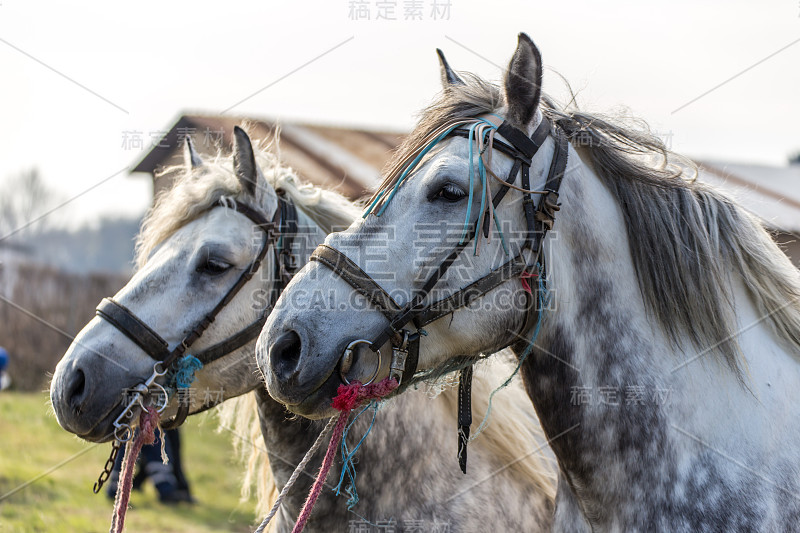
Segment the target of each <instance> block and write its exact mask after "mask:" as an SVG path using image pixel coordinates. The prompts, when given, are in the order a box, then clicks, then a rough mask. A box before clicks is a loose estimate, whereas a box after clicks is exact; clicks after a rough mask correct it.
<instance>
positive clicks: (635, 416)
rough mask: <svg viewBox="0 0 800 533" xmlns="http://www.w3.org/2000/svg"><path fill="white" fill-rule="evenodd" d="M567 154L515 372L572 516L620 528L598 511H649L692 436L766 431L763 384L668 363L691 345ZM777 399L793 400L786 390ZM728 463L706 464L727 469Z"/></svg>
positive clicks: (594, 183)
mask: <svg viewBox="0 0 800 533" xmlns="http://www.w3.org/2000/svg"><path fill="white" fill-rule="evenodd" d="M570 160H571V161H572V162H577V165H576V167H573V165H575V163H571V164H570V167H571V170H570V171H568V173H567V175H566V177H565V179H564V182H563V185H562V194H561V197H560V199H561V201H562V208H561V210H560V211H559V216H558V217H557V219H556V223H555V231H554V233H553V234H552V235H550V236H549V237H548V239H547V241H548V242H547V245H546V246H545V249H544V253H545V257H546V259H547V269H548V275H549V280H548V288H549V289H550V290H551V297H552V302H551V304H550V305H549V306H548V309H547V310H546V311H545V315H544V322H543V325H542V329H541V334H540V335H539V337H538V339H536V342H535V344H534V347H533V349H532V351H531V353H530V355H529V356H528V357H527V358H526V359H525V360H524V363H523V365H522V370H521V372H522V374H523V378H524V381H525V386H526V389H527V392H528V395H529V396H530V398H531V400H532V401H533V404H534V407H535V409H536V411H537V414H538V416H539V419H540V421H541V423H542V426H543V428H544V430H545V432H546V434H547V436H548V438H549V439H551V447H552V448H553V451H554V452H555V454H556V456H557V458H558V462H559V466H560V468H561V471H562V475H563V476H564V478H565V481H566V482H567V483H568V484H569V486H570V488H571V489H572V493H573V496H575V497H576V501H577V505H578V506H579V507H580V510H581V512H582V513H583V514H584V515H585V516H587V517H588V518H589V519H590V520H595V521H601V520H612V521H613V520H615V519H616V520H618V521H617V523H618V524H619V523H620V522H619V519H620V518H619V516H617V515H615V514H614V513H609V512H608V509H617V511H616V512H617V513H619V515H620V516H621V515H622V514H624V513H625V511H624V509H626V508H628V509H630V508H631V506H633V505H634V504H633V501H634V499H635V498H638V500H636V501H637V502H638V505H641V502H642V499H644V500H646V501H645V503H646V504H648V505H649V506H650V507H651V508H658V506H659V505H661V504H662V503H664V502H663V501H659V498H660V499H662V500H663V499H665V498H666V499H669V497H668V496H666V495H667V494H671V493H672V491H671V490H670V489H669V487H673V488H674V487H675V486H676V484H677V483H678V482H679V481H680V480H681V479H683V478H681V476H685V473H681V472H678V471H677V466H676V465H677V464H679V463H681V461H691V460H692V458H691V457H694V456H691V455H690V454H695V456H696V455H700V454H702V453H703V450H702V449H700V450H697V449H694V450H691V448H692V446H695V447H696V446H699V445H698V442H700V441H702V442H704V443H707V444H710V443H713V444H717V443H723V442H730V439H732V438H733V439H739V441H740V442H742V441H747V439H748V438H752V439H753V443H755V441H756V439H758V438H760V437H757V436H753V435H755V434H758V433H759V430H754V429H753V424H754V425H755V426H756V427H757V428H759V429H764V430H765V431H767V430H766V428H765V427H764V426H765V425H766V424H764V423H763V422H758V421H757V418H758V416H757V413H758V412H759V411H758V409H760V408H761V407H763V404H762V403H761V402H762V401H763V400H764V399H765V397H764V396H762V394H763V393H765V391H764V390H762V389H761V388H760V385H759V384H758V383H756V382H754V383H752V384H749V385H748V386H743V384H742V383H741V382H740V381H739V380H738V378H737V376H736V374H735V372H733V371H732V370H731V369H730V368H729V367H728V366H727V365H726V363H725V362H723V361H722V359H721V358H718V357H717V356H716V354H714V353H710V354H706V355H705V356H703V360H701V361H699V362H694V363H689V365H687V367H686V368H682V367H679V365H681V364H682V363H684V362H686V361H688V360H691V359H692V358H693V357H696V356H697V355H698V354H699V353H702V349H701V348H695V347H694V346H692V345H691V343H690V342H689V341H688V340H687V341H686V342H685V344H683V345H680V346H676V345H675V343H674V342H670V341H669V340H668V339H667V336H666V334H665V333H664V331H663V328H662V327H661V325H660V324H658V323H657V322H656V321H655V318H654V317H653V313H652V312H650V311H649V310H648V309H647V308H646V305H645V302H644V300H643V297H642V295H641V293H640V291H639V285H638V280H637V276H636V272H635V269H634V266H633V260H632V256H631V250H630V247H629V240H628V237H627V233H626V228H625V222H624V218H623V215H622V212H621V210H620V207H619V206H618V205H617V203H616V201H615V199H614V198H613V197H612V195H611V193H610V192H609V191H608V190H607V189H606V188H605V186H604V185H602V183H601V182H600V180H599V178H598V177H597V176H596V175H595V174H594V172H593V171H592V169H591V168H589V167H588V166H587V165H585V164H583V163H582V162H580V160H579V159H578V156H577V154H576V153H575V151H574V150H572V149H570ZM720 260H722V259H720ZM731 279H732V284H731V286H730V287H720V289H719V290H723V291H727V292H728V294H730V295H731V298H732V299H734V300H735V301H736V313H737V316H738V318H739V320H740V323H741V324H747V323H750V322H748V320H749V319H748V318H747V317H749V316H751V315H753V316H754V317H755V312H754V309H753V307H754V306H753V304H752V302H751V301H750V299H749V298H748V297H747V293H746V291H745V289H744V286H743V284H742V282H741V280H740V279H738V277H737V275H735V273H733V272H732V273H731ZM756 318H757V317H756ZM709 319H713V317H709ZM765 328H766V326H764V325H760V326H758V327H756V328H753V330H752V331H748V332H747V333H746V334H745V338H744V339H743V342H744V345H746V344H747V343H748V342H749V343H750V344H752V345H754V344H761V345H762V346H764V347H765V349H766V350H775V351H776V352H780V349H779V348H777V345H776V341H775V340H774V338H773V337H772V336H771V335H769V333H768V332H767V331H766V329H765ZM531 333H532V332H529V336H530V334H531ZM527 347H528V343H527V342H521V343H519V344H518V345H516V346H515V347H514V350H515V352H516V353H517V355H518V356H520V355H522V354H523V353H524V352H525V351H526V349H527ZM744 351H745V352H747V350H744ZM746 355H747V354H746ZM784 355H785V353H784ZM789 359H790V358H787V357H784V360H782V361H783V363H782V364H783V365H784V370H785V371H786V372H788V373H790V374H792V375H793V376H797V375H798V372H797V365H796V364H793V363H792V362H790V361H789ZM764 363H765V362H764V361H760V362H757V361H753V362H752V364H751V365H750V369H751V370H753V371H755V373H756V374H758V376H756V377H757V378H758V380H760V381H759V382H764V383H765V382H767V380H768V379H769V378H768V376H767V377H765V375H764V372H765V371H764V370H763V367H764V366H765V365H764ZM759 366H760V367H761V369H760V370H759V369H758V367H759ZM774 371H775V370H774V369H773V373H774ZM758 380H756V381H758ZM774 381H776V380H775V379H774V378H773V382H774ZM798 383H800V381H799V380H794V384H795V386H796V385H797V384H798ZM754 393H755V394H754ZM786 396H787V397H792V395H791V394H790V393H789V391H788V390H787V391H786ZM778 401H781V402H783V407H784V408H785V409H792V411H790V412H796V407H791V405H790V402H788V401H787V400H785V399H783V400H778ZM734 415H735V416H734ZM737 417H738V419H739V420H740V421H738V422H737V421H733V420H732V419H734V418H737ZM761 418H762V419H763V418H764V415H763V412H762V414H761ZM796 425H797V424H796V423H795V426H796ZM736 435H739V436H742V435H744V436H743V437H742V438H740V437H737V436H736ZM755 445H756V446H757V444H755ZM701 448H702V446H701ZM690 450H691V451H690ZM720 460H721V461H722V463H725V461H724V458H721V457H720ZM728 463H729V464H728V465H724V464H720V465H714V468H720V469H726V470H727V469H729V468H730V462H728ZM636 495H638V496H636ZM635 508H637V509H639V510H641V507H639V506H636V507H635ZM622 521H623V522H624V519H623V520H622ZM652 523H655V522H652ZM595 525H600V527H601V528H602V526H603V523H602V522H595ZM606 525H608V524H606Z"/></svg>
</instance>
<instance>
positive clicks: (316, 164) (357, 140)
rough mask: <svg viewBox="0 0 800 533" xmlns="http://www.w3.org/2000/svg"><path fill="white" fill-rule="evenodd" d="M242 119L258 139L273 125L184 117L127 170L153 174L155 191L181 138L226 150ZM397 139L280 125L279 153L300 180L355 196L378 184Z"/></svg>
mask: <svg viewBox="0 0 800 533" xmlns="http://www.w3.org/2000/svg"><path fill="white" fill-rule="evenodd" d="M244 122H247V123H248V124H249V125H250V131H251V133H252V135H253V137H254V138H259V139H261V138H268V137H270V136H272V135H273V134H274V132H275V129H276V127H278V123H277V122H276V121H274V120H268V119H253V118H250V117H247V118H243V117H228V116H207V115H183V116H181V117H180V118H179V119H178V120H177V121H176V122H175V124H173V125H172V127H171V128H170V129H169V130H168V131H167V132H166V133H164V134H163V136H162V138H161V140H160V142H159V143H158V144H157V145H156V146H154V147H153V148H152V149H151V150H150V151H149V152H148V153H147V154H145V156H144V157H143V158H142V160H141V161H140V162H139V163H138V164H137V165H136V167H134V169H133V170H132V172H148V173H150V174H151V175H153V180H154V183H153V185H154V192H157V191H159V190H161V189H162V188H165V187H169V185H170V184H167V183H159V182H158V181H159V179H160V178H156V177H155V172H156V171H157V170H158V169H159V168H161V167H164V166H168V165H172V164H177V163H180V161H181V157H182V155H181V154H182V149H183V147H182V144H183V139H184V137H185V136H187V135H190V136H191V137H192V140H193V141H194V143H195V145H196V146H197V149H198V151H199V152H200V153H201V154H203V153H212V152H215V151H216V150H217V149H218V148H219V147H220V146H222V147H223V148H226V149H230V148H231V147H232V145H233V127H234V126H236V125H241V124H242V123H244ZM402 138H403V136H402V134H399V133H392V132H382V131H370V130H364V129H352V128H340V127H333V126H319V125H309V124H298V123H281V124H280V154H281V160H282V161H283V162H284V163H285V164H287V165H289V166H290V167H292V168H293V169H295V170H296V171H298V172H299V173H300V175H301V176H302V177H303V179H305V180H307V181H309V182H311V183H314V184H316V185H321V186H324V187H327V188H330V189H335V190H338V191H339V192H341V193H343V194H344V195H345V196H348V197H350V198H357V197H360V196H362V195H363V194H364V193H365V192H367V191H369V190H371V189H373V188H374V187H375V186H376V185H377V184H378V182H379V181H380V170H381V168H383V165H384V163H385V162H386V161H387V159H388V158H389V155H390V153H391V151H392V150H393V149H394V148H395V147H397V145H398V144H399V143H400V141H401V140H402Z"/></svg>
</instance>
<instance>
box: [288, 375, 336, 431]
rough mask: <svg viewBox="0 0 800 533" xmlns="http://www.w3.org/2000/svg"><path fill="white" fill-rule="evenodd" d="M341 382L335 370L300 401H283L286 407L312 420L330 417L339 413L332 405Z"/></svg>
mask: <svg viewBox="0 0 800 533" xmlns="http://www.w3.org/2000/svg"><path fill="white" fill-rule="evenodd" d="M341 384H342V382H341V380H340V379H339V375H338V374H337V373H335V372H334V373H333V374H331V376H330V377H329V378H328V379H327V380H326V381H325V382H324V383H323V384H322V385H321V386H319V387H318V388H316V389H315V390H313V391H312V392H311V393H309V394H308V395H307V396H306V397H305V398H303V400H301V401H300V402H298V403H291V404H290V403H285V402H282V403H283V405H284V406H285V407H286V409H288V410H289V411H291V412H292V413H294V414H296V415H300V416H302V417H304V418H308V419H311V420H319V419H322V418H330V417H332V416H334V415H336V414H338V411H336V410H335V409H334V408H333V407H331V401H332V400H333V397H334V396H336V390H337V389H338V388H339V385H341Z"/></svg>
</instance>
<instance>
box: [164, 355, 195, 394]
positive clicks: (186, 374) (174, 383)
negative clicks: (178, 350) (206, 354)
mask: <svg viewBox="0 0 800 533" xmlns="http://www.w3.org/2000/svg"><path fill="white" fill-rule="evenodd" d="M201 368H203V363H202V362H200V359H198V358H197V357H195V356H193V355H186V356H184V357H183V358H181V359H180V360H179V361H178V362H177V363H176V364H175V371H174V373H173V374H172V377H171V378H170V380H169V385H170V387H171V388H173V389H187V388H189V387H190V386H191V385H192V382H194V379H195V376H194V373H195V372H197V371H198V370H200V369H201Z"/></svg>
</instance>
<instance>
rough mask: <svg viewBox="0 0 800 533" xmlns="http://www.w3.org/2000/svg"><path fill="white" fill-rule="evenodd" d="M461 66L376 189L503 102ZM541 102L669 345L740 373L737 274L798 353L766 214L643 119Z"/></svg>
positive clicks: (788, 283) (797, 300)
mask: <svg viewBox="0 0 800 533" xmlns="http://www.w3.org/2000/svg"><path fill="white" fill-rule="evenodd" d="M459 75H460V76H461V78H462V80H463V81H464V83H463V84H456V85H451V86H449V87H447V88H446V89H445V90H444V91H443V92H442V93H440V94H439V96H438V97H437V98H436V99H435V100H434V102H433V103H432V104H431V105H430V106H429V107H427V108H426V109H425V110H423V112H422V113H421V116H420V119H419V122H418V124H417V126H416V127H415V128H414V131H413V132H412V133H411V134H410V135H409V136H408V137H407V138H406V139H405V141H404V142H403V143H402V144H401V145H400V147H399V148H398V150H397V152H396V153H395V154H394V156H393V158H392V159H391V161H390V162H389V163H388V165H387V167H386V172H385V175H386V178H385V179H384V181H383V182H382V183H381V185H380V187H379V189H378V190H377V192H376V193H375V196H373V199H375V198H377V195H379V194H381V193H385V192H388V191H389V190H391V189H392V188H393V187H394V186H395V185H396V183H397V182H398V179H399V178H400V175H401V174H402V172H403V169H404V168H405V167H406V166H407V164H408V162H409V161H411V160H413V158H414V157H416V156H417V155H418V154H419V153H420V152H421V150H423V149H424V148H425V147H426V146H427V144H428V143H429V142H430V140H431V139H432V138H435V136H436V134H437V133H439V132H442V131H444V130H445V129H446V128H447V127H448V126H449V125H451V124H453V123H454V122H456V121H457V120H463V119H469V118H477V117H478V116H480V115H484V114H486V113H497V112H499V111H501V108H502V106H503V105H504V103H503V96H502V94H503V93H502V91H501V89H500V87H498V86H497V85H495V84H492V83H489V82H486V81H484V80H482V79H480V78H479V77H477V76H475V75H471V74H462V73H459ZM572 102H574V98H573V100H572ZM540 107H541V111H542V112H543V114H544V115H545V116H546V117H548V118H549V119H550V120H551V121H552V122H553V123H555V124H557V125H558V126H559V127H561V129H562V130H563V131H564V132H565V133H566V135H567V136H568V138H569V139H570V142H571V144H572V145H573V147H574V148H575V149H576V150H577V151H578V153H579V154H580V155H581V157H582V158H585V159H586V160H588V162H589V164H590V165H591V166H592V168H593V169H594V171H595V172H596V174H597V176H598V177H599V178H600V180H601V181H602V182H603V183H604V184H605V186H606V187H607V188H608V190H609V191H610V192H611V193H612V195H613V196H614V198H615V200H616V201H617V204H618V205H619V207H620V209H621V211H622V214H623V217H624V218H625V221H626V230H627V234H628V240H629V244H630V249H631V253H632V256H633V263H634V268H635V271H636V275H637V280H638V283H639V289H640V291H641V294H642V297H643V300H644V302H645V305H646V307H647V309H648V311H649V312H650V313H651V314H652V316H654V317H655V319H656V320H657V322H658V323H659V325H660V326H661V328H662V329H663V331H664V332H665V333H666V334H667V337H668V339H669V340H670V342H672V344H673V345H674V346H676V347H678V348H683V347H684V346H683V345H682V344H681V341H682V336H683V335H684V334H688V337H689V339H690V340H691V343H692V344H693V345H694V346H695V347H696V348H698V349H702V350H709V351H713V352H715V353H717V354H719V355H721V356H722V358H723V359H724V360H725V361H726V362H727V364H728V365H729V366H730V367H731V369H732V370H733V371H734V372H735V373H736V374H737V376H738V377H739V378H740V379H741V378H742V373H741V371H742V368H741V363H742V362H743V358H742V354H741V350H740V347H739V344H738V341H737V331H738V329H739V328H738V326H737V323H736V315H735V312H734V305H735V302H734V301H733V294H732V292H731V291H730V290H728V289H727V287H730V285H731V281H732V274H738V275H739V276H740V277H741V279H742V281H743V282H744V285H745V287H746V288H747V291H748V293H749V295H750V297H751V298H752V300H753V302H754V303H755V305H756V308H757V310H758V311H759V313H760V314H761V316H764V317H767V320H768V323H769V324H770V327H771V328H772V330H773V331H774V332H775V333H776V334H777V336H778V337H779V338H780V339H783V340H784V341H786V342H787V343H788V344H789V345H790V347H791V348H792V349H793V350H794V351H795V352H798V353H800V275H799V274H800V273H799V272H798V270H797V269H796V268H795V267H794V265H792V263H791V261H790V260H789V259H788V258H787V257H786V255H785V254H784V253H783V252H782V251H781V250H780V248H778V246H777V245H776V244H775V243H774V241H773V240H772V239H771V238H770V236H769V234H768V233H767V231H766V230H765V229H764V224H763V222H762V221H760V220H759V219H757V218H756V217H755V216H753V215H751V214H749V213H748V212H746V211H745V210H744V209H743V208H742V207H740V206H739V205H738V204H737V203H736V202H735V201H734V200H732V199H731V198H728V197H727V196H725V195H724V194H722V193H720V192H719V191H716V190H714V189H713V188H712V187H709V186H708V185H706V184H703V183H700V182H699V181H697V179H696V178H697V174H698V172H697V166H696V164H695V163H694V162H692V161H690V160H689V159H688V158H686V157H683V156H681V155H679V154H677V153H675V152H672V151H670V150H668V149H667V148H666V146H665V145H664V143H663V142H662V141H661V140H660V139H659V138H658V137H656V136H655V135H653V134H652V133H651V132H650V130H649V127H648V126H647V124H646V123H645V122H643V121H641V120H632V119H630V118H626V117H621V116H614V117H611V116H604V115H600V114H593V113H587V112H584V111H581V110H579V109H578V108H577V106H576V105H574V103H573V105H572V106H570V107H561V106H559V105H558V104H556V103H555V102H554V101H553V100H552V99H550V98H549V97H547V96H544V97H543V98H542V103H541V106H540ZM412 177H413V176H412ZM387 196H388V195H386V194H384V197H383V198H384V199H385V198H386V197H387ZM709 317H714V320H709Z"/></svg>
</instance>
